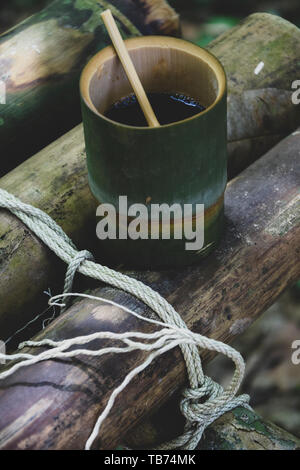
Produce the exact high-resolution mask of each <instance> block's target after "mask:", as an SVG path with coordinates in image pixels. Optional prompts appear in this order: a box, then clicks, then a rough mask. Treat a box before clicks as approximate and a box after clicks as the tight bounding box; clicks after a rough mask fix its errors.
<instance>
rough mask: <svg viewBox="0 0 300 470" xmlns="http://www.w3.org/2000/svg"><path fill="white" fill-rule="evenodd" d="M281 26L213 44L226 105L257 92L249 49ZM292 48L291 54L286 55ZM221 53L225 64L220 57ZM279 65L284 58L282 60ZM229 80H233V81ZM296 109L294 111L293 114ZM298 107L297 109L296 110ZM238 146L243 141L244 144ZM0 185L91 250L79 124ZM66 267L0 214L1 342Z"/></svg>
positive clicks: (267, 19) (232, 166)
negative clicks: (225, 83) (227, 90)
mask: <svg viewBox="0 0 300 470" xmlns="http://www.w3.org/2000/svg"><path fill="white" fill-rule="evenodd" d="M253 18H256V21H257V23H258V24H259V28H258V32H257V34H256V35H254V34H253V33H251V34H250V33H249V35H248V36H247V35H246V37H245V38H244V39H243V41H242V37H243V36H244V35H245V34H246V33H245V28H246V29H247V24H248V22H249V23H250V25H252V26H251V28H252V29H253V28H254V26H253ZM278 22H279V23H278ZM280 25H281V20H280V19H278V18H277V17H275V16H272V15H265V14H262V15H254V16H253V15H252V16H250V18H249V19H248V20H247V21H246V22H244V23H243V24H242V26H241V27H240V28H241V30H240V29H239V27H238V28H237V29H235V30H234V32H233V34H232V35H231V34H227V35H225V37H224V39H223V40H219V41H218V42H217V43H216V45H215V47H216V48H218V49H219V51H220V52H219V57H220V58H221V60H222V61H223V62H224V64H225V67H226V71H227V75H228V77H229V87H230V95H229V102H230V100H231V97H233V96H236V95H234V94H233V93H234V86H233V84H234V83H235V81H237V82H238V83H239V90H242V89H244V90H245V92H246V91H247V90H248V89H251V88H253V87H254V84H253V83H251V84H249V83H248V82H247V77H248V75H249V73H248V72H249V67H248V59H249V60H250V55H251V54H252V52H251V48H252V47H254V46H253V45H254V44H256V49H263V48H264V45H265V42H266V35H267V37H269V36H272V37H273V38H274V42H275V43H276V41H277V42H278V41H279V38H280V37H281V33H280V28H279V26H280ZM286 29H287V30H288V31H289V30H290V31H291V32H288V31H286ZM269 30H270V31H271V32H270V33H269V32H268V31H269ZM283 30H285V31H286V37H287V38H290V39H289V44H292V43H293V39H292V38H294V37H296V38H297V37H298V33H299V32H298V30H297V28H296V29H295V27H294V26H293V25H290V24H289V23H287V24H286V22H283ZM250 31H251V29H250ZM234 38H235V39H234ZM238 39H240V42H238ZM279 42H280V41H279ZM233 43H235V49H234V55H230V51H231V50H232V48H233ZM247 45H248V46H247ZM221 47H222V51H221ZM241 48H243V54H241V55H239V49H241ZM256 49H255V50H256ZM227 50H228V51H229V52H228V51H227ZM292 50H293V49H292V48H291V49H290V51H292ZM215 52H217V49H216V51H215ZM291 53H292V52H291ZM223 55H224V59H222V57H223ZM230 57H231V59H230ZM236 57H238V58H239V60H240V63H241V68H240V71H239V70H238V68H237V62H236V61H238V59H236ZM282 60H285V59H284V58H282ZM284 64H285V69H284V68H282V71H280V72H278V80H279V81H278V88H279V89H280V88H281V87H282V86H284V83H283V78H282V77H283V75H284V74H285V73H286V77H291V76H292V75H293V71H294V70H296V69H295V64H294V62H293V61H292V62H291V66H289V64H287V63H286V62H284ZM243 68H245V73H243V71H242V70H243ZM239 74H241V79H239V78H238V77H239ZM282 74H283V75H282ZM231 76H232V77H233V78H232V79H230V77H231ZM251 76H252V75H251ZM288 80H289V78H286V82H288ZM264 83H265V85H264V86H267V85H266V83H268V78H267V77H266V78H265V79H264ZM270 84H271V82H270ZM286 86H287V85H286ZM243 87H245V88H243ZM272 87H273V88H272V89H276V77H275V78H274V77H273V78H272ZM237 96H238V95H237ZM254 101H255V100H254ZM255 102H256V101H255ZM285 106H286V109H287V112H286V121H289V113H290V106H289V101H288V100H286V103H285ZM294 108H296V106H294ZM294 108H293V109H292V112H293V113H294ZM298 108H299V109H300V106H299V107H298ZM272 109H273V108H272ZM280 116H281V111H280V112H278V117H280ZM235 120H236V117H235V114H234V112H229V118H228V125H229V128H231V127H232V128H234V122H235ZM241 122H244V125H245V133H246V132H248V123H247V122H246V121H245V119H244V120H243V119H242V116H241ZM263 129H264V127H263V124H262V123H260V125H258V130H259V132H260V135H261V134H262V132H263ZM272 138H273V137H272ZM254 141H255V139H254ZM240 142H241V143H243V141H240ZM257 156H258V154H257V153H255V152H254V149H253V147H252V145H250V146H246V147H245V151H242V152H241V154H240V157H241V158H240V159H239V160H238V165H237V163H236V162H237V160H236V158H235V157H234V154H233V153H230V154H229V173H230V174H235V173H236V172H237V171H239V170H241V169H243V168H245V167H246V166H247V165H248V164H249V161H251V160H252V159H253V158H254V157H257ZM0 187H2V188H3V189H6V190H8V191H10V192H12V193H13V194H15V195H16V196H19V197H20V198H21V199H22V200H23V201H24V202H28V203H31V204H33V205H36V206H37V207H40V208H41V209H43V210H44V211H46V212H47V213H48V214H49V215H50V216H51V217H53V218H54V219H55V220H56V222H58V223H59V224H60V225H61V226H62V227H63V229H64V230H65V231H66V232H67V233H68V235H69V236H70V237H71V238H73V239H74V242H75V243H77V244H78V246H79V247H81V248H90V249H92V250H93V251H95V243H97V240H96V233H95V227H96V217H95V213H96V206H97V203H96V201H95V199H94V198H93V196H92V195H91V192H90V190H89V187H88V182H87V174H86V164H85V146H84V139H83V132H82V127H81V126H79V127H77V128H76V129H74V130H72V131H71V132H70V133H68V134H66V135H65V136H63V137H61V138H60V139H59V140H58V141H56V142H54V143H53V144H51V145H50V146H49V147H47V148H45V149H44V150H42V151H41V152H40V153H39V154H37V155H35V156H33V157H32V158H31V159H29V160H28V161H27V162H25V163H23V164H22V165H20V166H19V167H18V168H16V169H15V170H14V171H12V172H10V173H9V174H8V175H6V176H5V177H3V178H1V180H0ZM96 248H97V251H98V254H97V255H98V260H102V259H103V253H102V252H101V245H99V242H98V243H97V246H96ZM64 269H65V267H64V266H63V265H62V264H61V263H60V262H59V260H57V258H55V256H54V255H52V254H51V253H50V252H49V250H47V249H46V248H45V247H44V246H43V244H42V243H40V242H39V240H37V238H36V237H34V236H33V235H31V234H30V233H29V231H28V230H27V229H26V228H25V227H24V225H23V224H21V223H20V222H19V221H18V220H16V219H15V218H14V217H13V216H11V215H10V214H8V213H6V212H5V211H1V212H0V271H1V276H0V295H1V302H0V331H1V336H2V339H5V340H6V339H7V338H8V337H9V336H10V335H11V334H12V333H13V332H14V331H16V330H17V329H19V328H21V327H23V326H24V325H25V324H26V323H27V322H28V321H29V320H30V319H32V317H33V316H35V315H36V314H37V313H40V312H41V309H42V306H43V307H44V308H45V304H46V300H45V295H44V294H43V291H44V290H45V289H48V287H51V288H52V291H54V292H55V282H56V281H57V285H58V290H59V292H60V290H61V285H62V282H63V272H64Z"/></svg>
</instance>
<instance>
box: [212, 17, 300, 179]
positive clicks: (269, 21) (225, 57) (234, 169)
mask: <svg viewBox="0 0 300 470" xmlns="http://www.w3.org/2000/svg"><path fill="white" fill-rule="evenodd" d="M299 40H300V30H299V28H297V27H296V26H295V25H293V24H291V23H289V22H288V21H286V20H284V19H282V18H280V17H278V16H273V15H270V14H268V13H263V14H261V13H256V14H253V15H251V16H249V17H248V18H247V19H246V20H244V21H242V23H241V24H240V25H238V26H236V27H235V28H233V29H232V30H230V31H228V32H226V33H224V34H223V35H221V36H220V37H218V38H217V39H216V40H215V41H213V42H212V43H211V44H209V46H208V49H209V50H210V51H211V52H213V53H214V54H215V55H216V56H217V57H218V58H219V59H220V60H221V62H222V64H223V66H224V67H225V70H226V71H227V77H228V89H229V94H230V96H229V100H228V114H229V115H228V142H229V145H228V152H229V162H230V166H229V176H231V177H232V176H235V175H236V174H238V173H239V172H240V171H242V170H243V168H245V166H247V165H250V164H251V163H252V162H253V161H255V160H256V159H257V158H259V157H261V156H262V155H264V153H266V152H267V151H268V150H269V149H270V148H271V147H273V146H274V145H275V144H276V143H277V142H279V141H280V140H281V139H282V138H283V137H285V136H287V135H288V134H289V133H290V132H292V131H293V129H294V128H295V127H297V126H299V125H300V106H297V105H295V104H294V103H293V101H292V94H293V93H294V92H295V90H294V89H292V83H293V82H294V81H295V80H297V79H298V78H299V76H300V62H299ZM259 70H260V71H259Z"/></svg>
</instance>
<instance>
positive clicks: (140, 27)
mask: <svg viewBox="0 0 300 470" xmlns="http://www.w3.org/2000/svg"><path fill="white" fill-rule="evenodd" d="M106 8H111V9H112V11H113V13H114V16H115V18H116V19H117V21H118V25H119V27H120V29H121V31H122V34H123V35H124V37H131V36H137V35H140V34H145V35H147V34H169V35H177V34H178V31H179V20H178V15H177V14H176V13H175V11H174V10H173V9H172V8H171V7H170V6H169V5H168V4H167V3H166V2H165V0H156V1H153V0H144V1H143V2H133V1H132V0H122V1H121V2H120V1H118V0H110V1H107V0H65V1H63V2H62V1H61V0H55V1H54V2H52V3H51V4H50V5H49V6H47V7H46V8H45V9H44V10H42V11H41V12H40V13H37V14H36V15H34V16H32V17H30V18H28V19H27V20H26V21H23V22H22V23H20V24H19V25H17V26H16V27H14V28H13V29H11V30H9V31H7V32H6V33H4V34H3V35H1V37H0V80H1V82H2V83H4V85H5V87H6V104H3V105H2V104H1V105H0V149H1V165H0V175H3V174H4V173H6V172H7V171H9V170H10V169H12V168H14V167H15V166H17V165H18V164H19V163H21V162H22V161H24V160H25V159H26V158H28V157H29V156H31V155H33V154H34V153H35V152H37V151H39V150H40V149H41V148H43V147H45V146H46V145H48V144H49V143H50V142H52V141H53V140H55V139H56V138H57V137H59V136H60V135H62V134H63V133H65V132H67V131H68V130H70V129H72V127H74V126H75V125H76V124H79V122H80V121H81V113H80V101H79V75H80V72H81V69H82V68H83V66H84V65H85V63H86V62H87V60H88V59H89V58H90V57H91V56H92V55H93V54H95V53H96V52H98V51H99V50H100V49H102V48H103V47H105V46H106V45H108V44H110V39H109V37H108V35H107V33H106V31H105V28H104V26H103V24H102V21H101V18H100V14H101V12H103V10H105V9H106ZM2 87H3V85H2ZM1 89H2V88H1Z"/></svg>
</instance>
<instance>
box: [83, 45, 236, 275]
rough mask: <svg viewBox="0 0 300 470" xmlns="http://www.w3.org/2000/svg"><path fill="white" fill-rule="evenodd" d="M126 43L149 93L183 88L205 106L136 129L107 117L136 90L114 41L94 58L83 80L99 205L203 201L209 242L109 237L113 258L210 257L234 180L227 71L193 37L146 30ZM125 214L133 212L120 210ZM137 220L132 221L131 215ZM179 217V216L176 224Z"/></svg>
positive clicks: (151, 261) (153, 262)
mask: <svg viewBox="0 0 300 470" xmlns="http://www.w3.org/2000/svg"><path fill="white" fill-rule="evenodd" d="M125 44H126V48H127V50H128V52H129V54H130V57H131V60H132V61H133V64H134V67H135V69H136V71H137V74H138V76H139V77H140V80H141V82H142V84H143V86H144V88H145V90H146V92H147V93H149V92H154V93H155V92H158V93H163V92H177V93H182V94H184V95H188V96H191V97H192V98H194V99H196V100H198V101H199V102H200V103H201V104H202V105H204V106H205V107H206V110H205V111H204V112H202V113H200V114H198V115H196V116H194V117H192V118H189V119H186V120H183V121H180V122H176V123H172V124H168V125H162V126H160V127H152V128H151V127H133V126H126V125H124V124H120V123H117V122H114V121H111V120H110V119H108V118H106V117H105V112H106V111H107V110H108V109H109V107H110V106H111V105H112V104H113V103H115V102H116V101H118V100H120V99H121V98H122V97H125V96H127V95H129V94H130V93H132V87H131V84H130V82H129V81H128V79H127V77H126V74H125V72H124V69H123V66H122V64H121V63H120V61H119V59H118V57H117V55H116V53H115V50H114V48H113V47H107V48H105V49H103V50H102V51H101V52H99V53H98V54H97V55H96V56H94V57H93V58H92V59H91V60H90V62H89V63H88V64H87V66H86V67H85V69H84V70H83V73H82V76H81V80H80V92H81V98H82V114H83V123H84V130H85V140H86V152H87V165H88V173H89V183H90V188H91V190H92V192H93V194H94V195H95V197H96V198H97V199H98V201H99V202H100V203H109V204H112V205H113V206H114V207H115V208H116V211H117V212H118V210H119V196H123V195H125V196H127V198H128V206H131V205H133V204H137V203H140V204H144V205H145V204H146V205H147V207H149V213H150V206H151V204H163V203H165V204H168V205H169V206H171V205H172V204H174V203H179V204H180V205H181V206H182V207H184V204H193V205H196V204H204V205H205V237H204V239H205V243H204V246H203V248H201V249H200V250H197V251H187V250H186V249H185V246H186V245H185V244H186V240H184V239H183V240H177V239H174V238H171V239H170V240H162V239H159V240H153V239H148V240H144V239H139V240H130V239H127V240H120V239H117V240H105V241H103V240H102V241H99V243H102V244H103V252H105V253H106V254H107V256H108V260H107V261H108V262H109V261H111V262H114V261H118V263H119V262H122V263H125V264H130V265H131V264H133V265H140V266H143V267H144V266H145V267H154V266H160V265H162V266H172V265H179V264H181V265H182V264H191V263H195V262H197V261H198V260H199V259H200V258H201V257H203V256H205V255H207V254H208V253H209V252H210V251H211V250H212V249H213V248H214V247H215V246H216V244H217V243H218V241H219V240H220V238H221V235H222V231H223V212H224V211H223V206H224V191H225V187H226V183H227V150H226V144H227V115H226V114H227V99H226V77H225V72H224V70H223V68H222V66H221V64H220V63H219V61H218V60H217V59H216V58H215V57H214V56H213V55H212V54H210V53H209V52H207V51H205V50H204V49H202V48H200V47H198V46H196V45H194V44H191V43H189V42H187V41H184V40H181V39H176V38H168V37H160V36H147V37H138V38H133V39H128V40H126V41H125ZM119 216H120V218H119V220H124V218H126V221H127V214H126V213H124V214H122V213H121V214H119ZM128 222H130V219H129V220H128ZM177 222H178V221H176V220H173V221H172V223H171V225H172V229H173V228H174V225H176V223H177Z"/></svg>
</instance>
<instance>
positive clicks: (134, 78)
mask: <svg viewBox="0 0 300 470" xmlns="http://www.w3.org/2000/svg"><path fill="white" fill-rule="evenodd" d="M101 18H102V19H103V22H104V24H105V26H106V29H107V32H108V34H109V36H110V38H111V40H112V43H113V45H114V47H115V50H116V53H117V54H118V57H119V59H120V61H121V63H122V65H123V68H124V70H125V73H126V75H127V78H128V80H129V82H130V83H131V86H132V88H133V90H134V92H135V94H136V97H137V99H138V102H139V103H140V106H141V108H142V111H143V113H144V115H145V118H146V120H147V122H148V124H149V126H150V127H159V126H160V124H159V122H158V120H157V118H156V116H155V114H154V111H153V108H152V106H151V104H150V102H149V100H148V97H147V95H146V92H145V90H144V87H143V85H142V83H141V81H140V79H139V76H138V74H137V72H136V70H135V67H134V65H133V62H132V60H131V58H130V55H129V54H128V50H127V49H126V46H125V43H124V41H123V39H122V36H121V34H120V31H119V29H118V26H117V24H116V22H115V20H114V17H113V16H112V14H111V11H110V10H105V11H104V12H103V13H102V14H101Z"/></svg>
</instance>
